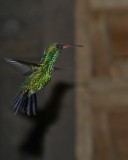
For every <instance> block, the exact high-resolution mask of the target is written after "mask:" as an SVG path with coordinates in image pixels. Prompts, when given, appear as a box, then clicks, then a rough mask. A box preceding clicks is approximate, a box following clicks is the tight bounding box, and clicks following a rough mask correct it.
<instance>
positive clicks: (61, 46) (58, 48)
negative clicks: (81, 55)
mask: <svg viewBox="0 0 128 160" xmlns="http://www.w3.org/2000/svg"><path fill="white" fill-rule="evenodd" d="M71 47H83V46H82V45H69V44H61V43H52V44H50V45H49V46H48V47H47V51H61V50H63V49H65V48H71Z"/></svg>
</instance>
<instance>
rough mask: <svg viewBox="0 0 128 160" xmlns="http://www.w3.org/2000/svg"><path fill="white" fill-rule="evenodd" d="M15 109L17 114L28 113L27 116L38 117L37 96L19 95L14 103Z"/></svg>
mask: <svg viewBox="0 0 128 160" xmlns="http://www.w3.org/2000/svg"><path fill="white" fill-rule="evenodd" d="M13 108H14V111H15V114H17V113H20V112H22V113H27V115H36V112H37V100H36V94H35V93H34V94H32V95H30V96H28V95H26V94H19V95H18V96H17V97H16V98H15V99H14V101H13Z"/></svg>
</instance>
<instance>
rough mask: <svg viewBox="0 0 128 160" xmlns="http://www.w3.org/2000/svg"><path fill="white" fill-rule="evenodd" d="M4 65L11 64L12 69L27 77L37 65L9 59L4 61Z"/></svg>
mask: <svg viewBox="0 0 128 160" xmlns="http://www.w3.org/2000/svg"><path fill="white" fill-rule="evenodd" d="M4 60H5V62H6V63H8V64H11V65H12V66H13V68H14V69H16V70H17V71H19V72H20V73H22V74H23V75H25V76H26V75H29V74H30V73H32V71H33V69H34V67H37V66H38V65H37V64H35V63H29V62H24V61H19V60H15V59H11V58H6V59H4Z"/></svg>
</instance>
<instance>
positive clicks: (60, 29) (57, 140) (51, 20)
mask: <svg viewBox="0 0 128 160" xmlns="http://www.w3.org/2000/svg"><path fill="white" fill-rule="evenodd" d="M73 7H74V4H73V0H64V1H62V0H54V1H50V0H31V1H30V0H11V1H9V0H0V57H1V58H5V57H8V58H16V59H19V60H24V61H29V62H39V60H40V58H41V56H42V54H43V50H44V49H45V47H46V46H47V45H48V44H49V43H51V42H61V43H69V44H72V43H73V41H74V37H73V32H74V30H73ZM56 67H59V68H61V69H60V70H57V71H55V72H54V74H53V77H52V81H51V83H50V84H49V85H48V86H47V87H46V88H45V89H44V90H43V92H42V93H41V94H40V95H38V114H37V116H35V117H27V116H25V115H17V116H15V115H14V114H13V110H12V107H11V102H12V100H13V98H14V96H16V94H17V93H18V88H19V86H20V84H21V82H22V81H23V80H24V77H23V76H22V75H20V74H19V73H17V72H15V71H14V70H13V69H11V68H10V67H8V66H6V65H5V64H3V63H1V67H0V68H1V69H0V90H1V92H0V159H1V160H7V159H12V160H22V159H26V160H27V159H31V160H37V159H43V160H72V159H74V104H73V98H74V92H73V87H74V86H73V78H74V75H73V71H74V50H73V49H67V50H64V51H63V53H62V54H61V55H60V57H59V58H58V59H57V62H56Z"/></svg>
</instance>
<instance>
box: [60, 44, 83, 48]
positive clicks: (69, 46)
mask: <svg viewBox="0 0 128 160" xmlns="http://www.w3.org/2000/svg"><path fill="white" fill-rule="evenodd" d="M71 47H83V46H82V45H68V44H64V45H63V46H62V48H63V49H65V48H71Z"/></svg>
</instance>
